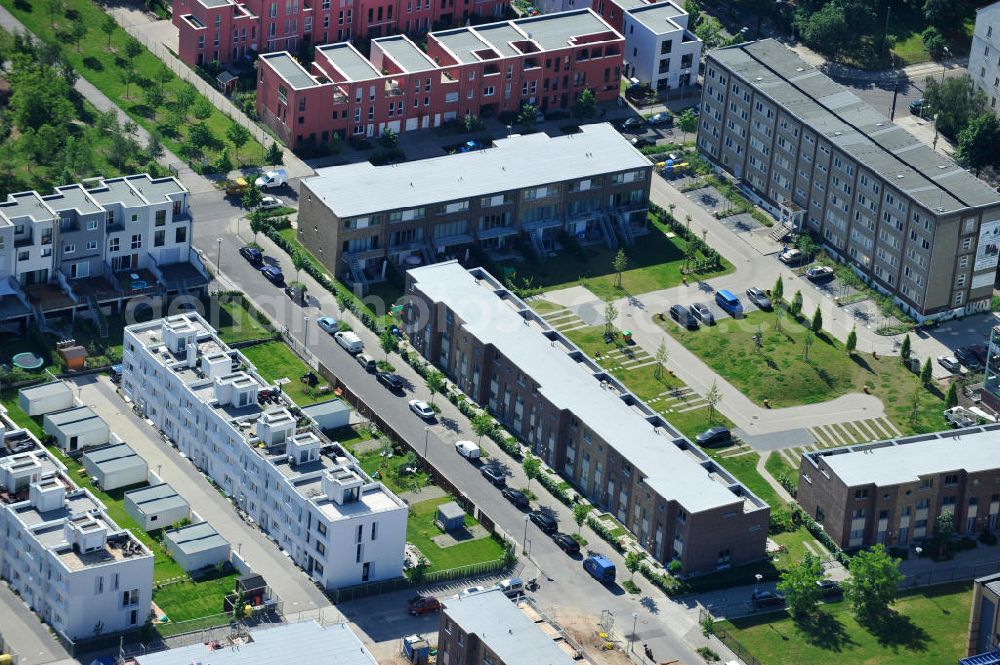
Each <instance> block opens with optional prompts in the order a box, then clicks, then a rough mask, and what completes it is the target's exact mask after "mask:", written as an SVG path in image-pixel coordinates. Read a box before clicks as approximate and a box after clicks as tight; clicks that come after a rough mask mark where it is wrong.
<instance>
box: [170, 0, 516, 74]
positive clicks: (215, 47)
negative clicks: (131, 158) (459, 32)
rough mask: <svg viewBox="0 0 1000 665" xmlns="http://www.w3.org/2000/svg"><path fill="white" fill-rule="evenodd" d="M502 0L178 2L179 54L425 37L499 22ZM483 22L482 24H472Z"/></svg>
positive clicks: (194, 63) (198, 57)
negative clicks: (486, 19)
mask: <svg viewBox="0 0 1000 665" xmlns="http://www.w3.org/2000/svg"><path fill="white" fill-rule="evenodd" d="M506 8H507V4H506V3H504V2H502V1H501V0H462V2H461V3H459V4H457V5H456V2H455V0H434V1H433V2H432V1H431V0H390V1H389V2H374V1H373V0H364V1H363V2H358V3H346V4H338V3H333V4H331V3H330V2H329V0H321V1H320V2H302V3H301V5H300V3H299V2H298V1H297V0H296V1H295V2H287V3H286V2H273V1H271V0H243V2H236V0H173V23H174V25H175V26H176V27H177V31H178V42H179V50H178V56H179V57H180V59H181V60H183V61H184V63H185V64H187V65H188V66H190V67H198V66H201V65H208V64H210V63H212V62H217V63H219V64H220V65H228V64H230V63H236V62H237V61H239V60H243V59H248V60H251V59H253V58H255V57H256V55H257V54H265V53H271V52H274V51H290V52H292V53H296V52H298V51H299V50H300V49H302V48H305V47H309V46H319V45H322V44H327V43H330V42H344V41H352V40H354V41H358V42H361V41H364V40H369V39H373V38H376V37H383V36H387V35H398V34H402V33H405V34H410V35H422V34H424V33H426V32H428V31H429V30H430V29H431V28H432V27H446V28H447V27H452V26H461V25H468V24H469V22H470V21H472V22H475V23H480V22H482V21H481V19H482V18H483V17H490V16H493V17H496V18H501V17H502V16H503V15H504V11H505V10H506ZM473 19H480V20H473Z"/></svg>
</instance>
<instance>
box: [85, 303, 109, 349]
mask: <svg viewBox="0 0 1000 665" xmlns="http://www.w3.org/2000/svg"><path fill="white" fill-rule="evenodd" d="M87 307H88V308H90V313H91V315H93V317H94V323H96V324H97V334H98V335H100V337H101V339H107V337H108V320H107V319H106V318H105V317H104V312H102V311H101V306H100V305H99V304H98V302H97V298H95V297H94V295H93V294H89V295H88V296H87Z"/></svg>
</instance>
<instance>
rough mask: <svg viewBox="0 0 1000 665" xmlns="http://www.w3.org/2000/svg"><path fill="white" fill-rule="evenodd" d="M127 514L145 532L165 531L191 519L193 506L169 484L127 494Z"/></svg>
mask: <svg viewBox="0 0 1000 665" xmlns="http://www.w3.org/2000/svg"><path fill="white" fill-rule="evenodd" d="M125 512H126V513H128V515H129V517H131V518H132V519H134V520H135V521H136V523H137V524H138V525H139V526H141V527H142V528H143V530H145V531H155V530H156V529H165V528H167V527H169V526H171V525H172V524H174V523H175V522H179V521H181V520H184V519H187V518H190V517H191V506H190V505H188V502H187V501H185V500H184V499H183V497H181V496H180V495H179V494H177V491H176V490H174V488H173V487H171V486H170V485H168V484H167V483H161V484H159V485H151V486H149V487H140V488H138V489H134V490H130V491H128V492H125Z"/></svg>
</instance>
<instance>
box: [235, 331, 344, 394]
mask: <svg viewBox="0 0 1000 665" xmlns="http://www.w3.org/2000/svg"><path fill="white" fill-rule="evenodd" d="M242 351H243V355H245V356H246V357H247V360H249V361H250V362H251V363H253V364H254V366H255V367H256V368H257V371H258V372H260V375H261V376H262V377H263V378H264V380H266V381H270V382H274V381H277V380H278V379H283V378H288V379H290V381H289V382H288V383H286V384H285V385H283V386H281V390H282V391H283V392H284V393H285V394H286V395H288V396H289V397H290V398H292V401H293V402H295V403H296V404H298V405H299V406H309V405H310V404H315V403H316V402H322V401H324V400H327V399H330V398H331V397H333V395H331V394H329V393H327V394H324V395H321V394H319V393H318V392H317V391H315V390H313V389H312V388H310V387H309V386H308V385H307V384H305V383H303V382H302V381H300V380H299V379H300V378H301V377H302V376H303V375H304V374H306V373H308V372H310V371H312V369H311V368H310V367H309V366H308V365H306V364H305V363H304V362H302V360H301V359H300V358H299V357H298V356H297V355H295V352H294V351H292V350H291V349H290V348H288V345H287V344H285V343H284V342H265V343H264V344H256V345H254V346H248V347H247V348H245V349H242ZM320 385H322V382H320Z"/></svg>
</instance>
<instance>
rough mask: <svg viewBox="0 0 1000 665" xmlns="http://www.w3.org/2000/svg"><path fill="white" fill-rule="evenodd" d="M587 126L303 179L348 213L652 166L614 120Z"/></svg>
mask: <svg viewBox="0 0 1000 665" xmlns="http://www.w3.org/2000/svg"><path fill="white" fill-rule="evenodd" d="M580 129H581V130H582V131H581V132H580V133H579V134H568V135H566V136H557V137H555V138H551V137H549V136H548V135H546V134H545V133H544V132H539V133H536V134H527V135H525V136H512V137H510V138H506V139H499V140H497V141H496V142H495V144H496V147H495V148H488V149H485V150H476V151H474V152H467V153H460V154H457V155H445V156H442V157H434V158H432V159H421V160H418V161H414V162H404V163H402V164H393V165H389V166H374V165H373V164H371V163H370V162H361V163H359V164H349V165H346V166H331V167H328V168H323V169H318V170H317V172H316V173H317V175H316V176H315V177H313V178H308V179H306V180H303V182H304V183H305V184H306V186H307V187H308V188H309V189H310V190H311V191H312V192H313V194H315V195H316V196H318V197H319V198H320V199H321V200H322V201H323V202H324V203H325V204H326V205H327V207H328V208H330V210H332V211H333V212H334V214H336V215H337V216H338V217H340V218H342V219H343V218H345V217H357V216H359V215H367V214H372V213H377V212H383V211H387V210H398V209H405V208H416V207H420V206H425V205H432V204H434V203H443V202H445V201H454V200H459V199H467V198H470V197H475V196H484V195H486V194H493V193H499V192H506V191H511V190H518V189H522V188H525V187H537V186H541V185H546V184H550V183H556V182H564V181H566V180H573V179H576V178H587V177H592V176H597V175H603V174H605V173H617V172H619V171H626V170H629V169H638V168H650V166H651V163H650V161H649V160H648V159H646V158H645V157H644V156H643V155H642V153H640V152H639V151H638V150H636V149H635V148H634V147H633V146H632V144H631V143H629V142H628V141H627V140H626V139H625V138H624V137H622V135H621V134H619V133H618V132H617V131H616V130H615V129H614V128H613V127H612V126H611V125H610V124H608V123H603V124H593V125H583V126H581V127H580Z"/></svg>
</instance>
